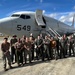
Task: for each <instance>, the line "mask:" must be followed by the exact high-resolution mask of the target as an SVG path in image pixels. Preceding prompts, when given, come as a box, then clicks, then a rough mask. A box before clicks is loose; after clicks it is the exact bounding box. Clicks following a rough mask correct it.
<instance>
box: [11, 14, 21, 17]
mask: <svg viewBox="0 0 75 75" xmlns="http://www.w3.org/2000/svg"><path fill="white" fill-rule="evenodd" d="M19 16H20V15H19V14H13V15H12V16H11V17H19Z"/></svg>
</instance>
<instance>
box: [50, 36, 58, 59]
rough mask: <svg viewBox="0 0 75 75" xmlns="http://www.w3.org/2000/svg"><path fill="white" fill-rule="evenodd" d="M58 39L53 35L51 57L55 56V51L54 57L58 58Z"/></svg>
mask: <svg viewBox="0 0 75 75" xmlns="http://www.w3.org/2000/svg"><path fill="white" fill-rule="evenodd" d="M56 51H57V49H56V41H55V39H54V38H53V37H51V57H52V58H53V53H54V58H55V59H56V60H57V53H56Z"/></svg>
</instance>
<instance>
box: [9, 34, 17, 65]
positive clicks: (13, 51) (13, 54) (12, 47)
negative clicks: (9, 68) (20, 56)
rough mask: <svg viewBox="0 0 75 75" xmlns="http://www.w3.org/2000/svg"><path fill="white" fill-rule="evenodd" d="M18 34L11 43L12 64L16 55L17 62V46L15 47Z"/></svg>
mask: <svg viewBox="0 0 75 75" xmlns="http://www.w3.org/2000/svg"><path fill="white" fill-rule="evenodd" d="M16 37H17V36H16V35H13V37H12V39H11V40H10V45H11V61H12V64H14V62H13V61H14V56H15V62H16V53H15V48H14V44H15V43H16V42H17V38H16Z"/></svg>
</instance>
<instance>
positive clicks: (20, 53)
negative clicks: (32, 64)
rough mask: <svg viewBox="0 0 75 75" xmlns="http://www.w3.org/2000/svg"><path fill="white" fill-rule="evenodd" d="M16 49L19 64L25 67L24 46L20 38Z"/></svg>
mask: <svg viewBox="0 0 75 75" xmlns="http://www.w3.org/2000/svg"><path fill="white" fill-rule="evenodd" d="M15 49H16V59H17V64H18V66H21V65H23V55H22V54H23V53H22V52H23V51H22V50H23V44H22V42H21V40H20V38H19V39H18V42H16V43H15Z"/></svg>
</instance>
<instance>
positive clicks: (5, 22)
mask: <svg viewBox="0 0 75 75" xmlns="http://www.w3.org/2000/svg"><path fill="white" fill-rule="evenodd" d="M0 32H1V33H3V34H7V35H9V36H12V35H13V34H16V35H17V36H18V37H22V35H26V36H30V33H33V35H34V37H37V36H38V35H39V34H40V33H45V34H48V35H51V36H53V37H54V36H56V35H58V36H61V35H63V34H72V33H74V32H75V28H74V26H73V25H72V26H69V25H67V24H65V23H63V22H60V21H58V20H56V19H53V18H51V17H48V16H45V15H44V14H43V11H42V10H36V11H35V12H25V11H21V12H16V13H13V14H12V15H11V16H9V17H6V18H3V19H0Z"/></svg>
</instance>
